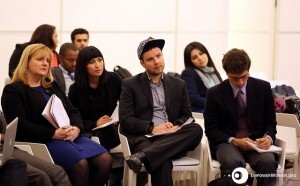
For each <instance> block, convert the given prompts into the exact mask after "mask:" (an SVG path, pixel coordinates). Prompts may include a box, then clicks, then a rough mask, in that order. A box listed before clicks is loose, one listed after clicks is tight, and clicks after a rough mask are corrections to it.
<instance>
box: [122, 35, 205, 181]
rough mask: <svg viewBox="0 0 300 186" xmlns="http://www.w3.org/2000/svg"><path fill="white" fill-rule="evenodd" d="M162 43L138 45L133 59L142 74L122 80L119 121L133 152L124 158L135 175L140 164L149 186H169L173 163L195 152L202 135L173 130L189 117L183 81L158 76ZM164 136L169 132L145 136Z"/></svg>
mask: <svg viewBox="0 0 300 186" xmlns="http://www.w3.org/2000/svg"><path fill="white" fill-rule="evenodd" d="M164 44H165V41H164V40H162V39H154V38H151V37H150V38H148V39H146V40H144V41H142V42H141V43H140V45H139V47H138V50H137V53H138V58H139V60H140V64H141V65H142V66H143V68H145V70H146V71H145V72H144V73H140V74H138V75H136V76H134V77H131V78H127V79H125V80H124V81H123V86H122V93H121V96H120V105H119V117H120V125H121V129H122V132H123V133H124V134H125V135H126V136H127V138H128V142H129V146H130V148H131V152H133V153H134V154H132V155H131V156H129V157H125V160H126V162H127V164H128V166H129V168H130V169H132V170H133V171H134V172H135V173H138V172H139V171H140V169H141V167H142V163H143V164H144V165H145V167H146V169H147V171H148V172H149V173H150V174H151V182H152V185H164V186H168V185H173V182H172V168H173V164H172V159H174V158H178V157H180V156H182V155H184V154H185V153H186V152H187V151H189V150H193V149H194V148H195V147H197V146H198V144H199V142H200V140H201V138H202V135H203V131H202V128H201V127H200V125H198V124H196V123H190V124H188V125H185V126H183V127H181V128H180V129H179V130H177V129H178V128H179V126H180V125H182V124H183V123H185V122H186V121H187V120H188V119H189V118H190V117H192V114H191V110H190V104H189V100H188V94H187V90H186V85H185V82H184V81H183V80H181V79H179V78H175V77H171V76H169V75H166V74H165V73H163V70H164V67H165V63H164V58H163V54H162V49H163V47H164ZM175 131H176V132H175ZM163 132H173V133H170V134H168V135H161V136H155V137H152V138H147V137H146V136H145V135H146V134H159V133H163Z"/></svg>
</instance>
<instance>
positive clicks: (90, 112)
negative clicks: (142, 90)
mask: <svg viewBox="0 0 300 186" xmlns="http://www.w3.org/2000/svg"><path fill="white" fill-rule="evenodd" d="M121 89H122V80H121V78H120V77H119V76H118V75H117V74H116V73H114V72H108V71H107V70H106V69H105V63H104V57H103V55H102V53H101V52H100V50H99V49H97V48H96V47H94V46H88V47H85V48H83V49H82V50H80V52H79V54H78V58H77V62H76V68H75V83H74V84H72V85H71V86H70V89H69V94H68V98H69V99H70V101H71V102H72V104H73V105H74V106H75V107H76V108H78V109H79V111H80V113H81V116H82V119H83V125H84V130H85V132H86V133H87V134H88V135H90V136H91V135H93V136H98V137H99V139H100V142H101V145H103V146H104V147H105V148H106V149H112V148H114V147H116V146H118V145H119V144H120V140H119V136H118V132H117V127H116V126H117V125H114V124H112V125H108V126H106V127H103V128H99V129H97V130H92V129H93V128H95V127H99V126H101V125H104V124H105V123H107V122H110V121H111V120H112V118H111V117H110V116H111V114H112V113H113V111H114V109H115V108H116V106H117V102H118V100H119V98H120V94H121ZM112 157H113V171H114V172H116V171H117V172H119V173H116V174H118V175H114V177H115V176H117V178H116V179H118V180H119V181H120V179H121V178H122V173H120V172H122V170H123V168H122V167H123V161H120V159H121V160H122V158H123V156H122V154H121V156H119V155H118V154H115V153H114V154H112ZM116 158H118V159H116ZM114 168H119V169H118V170H119V171H118V170H116V169H114ZM112 182H115V181H114V180H110V184H113V183H112ZM119 183H120V182H119ZM115 184H116V183H115ZM116 185H117V184H116Z"/></svg>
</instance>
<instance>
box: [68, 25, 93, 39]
mask: <svg viewBox="0 0 300 186" xmlns="http://www.w3.org/2000/svg"><path fill="white" fill-rule="evenodd" d="M77 34H87V35H88V37H90V36H89V32H88V31H87V30H86V29H84V28H76V29H75V30H73V31H72V33H71V41H72V42H74V40H75V36H76V35H77Z"/></svg>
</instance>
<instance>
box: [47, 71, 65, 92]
mask: <svg viewBox="0 0 300 186" xmlns="http://www.w3.org/2000/svg"><path fill="white" fill-rule="evenodd" d="M51 72H52V75H53V78H54V79H55V81H56V83H57V84H58V85H59V86H60V88H61V89H62V90H63V91H64V92H66V81H65V78H64V75H63V72H62V70H61V69H60V68H59V67H54V68H51Z"/></svg>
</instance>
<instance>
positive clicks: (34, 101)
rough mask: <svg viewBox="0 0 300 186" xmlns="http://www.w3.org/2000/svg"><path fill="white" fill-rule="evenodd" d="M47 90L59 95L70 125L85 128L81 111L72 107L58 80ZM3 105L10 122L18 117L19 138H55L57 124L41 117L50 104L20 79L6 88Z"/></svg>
mask: <svg viewBox="0 0 300 186" xmlns="http://www.w3.org/2000/svg"><path fill="white" fill-rule="evenodd" d="M52 85H53V86H52V87H51V88H49V89H47V92H49V93H48V94H50V95H52V94H55V95H56V96H58V97H59V98H60V99H61V101H62V103H63V105H64V108H65V110H66V112H67V114H68V115H69V118H70V123H71V125H75V126H78V127H79V128H80V129H81V130H82V129H83V126H82V120H81V117H80V113H79V111H78V110H77V109H76V108H74V107H73V105H72V104H71V102H70V101H69V100H68V98H67V97H66V95H65V94H64V92H62V91H61V89H60V88H59V87H58V85H57V84H56V83H53V84H52ZM1 104H2V109H3V113H4V115H5V118H6V120H7V122H8V123H9V122H11V121H12V120H13V119H14V118H16V117H19V124H18V130H17V136H16V140H18V141H29V142H38V143H47V142H50V141H51V140H52V137H53V135H54V132H55V130H56V129H55V128H54V126H53V125H52V124H51V123H49V122H48V120H47V119H45V118H44V117H43V116H42V112H43V110H44V108H45V106H46V104H47V101H46V100H45V98H44V96H43V95H42V93H41V92H40V91H38V90H35V89H34V88H31V87H29V86H28V85H25V84H23V83H20V82H16V83H11V84H8V85H6V86H5V87H4V90H3V94H2V98H1Z"/></svg>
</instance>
